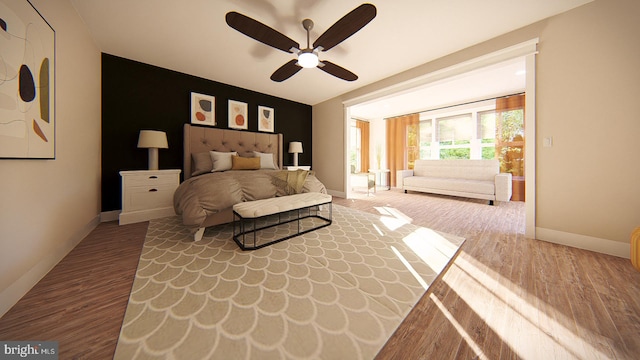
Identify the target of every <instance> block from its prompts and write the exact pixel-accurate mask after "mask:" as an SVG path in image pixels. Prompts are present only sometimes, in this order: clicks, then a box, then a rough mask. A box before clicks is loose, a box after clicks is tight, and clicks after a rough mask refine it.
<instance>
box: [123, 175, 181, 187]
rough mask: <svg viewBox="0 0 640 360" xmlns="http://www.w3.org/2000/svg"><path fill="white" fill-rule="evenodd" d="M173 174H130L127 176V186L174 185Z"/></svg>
mask: <svg viewBox="0 0 640 360" xmlns="http://www.w3.org/2000/svg"><path fill="white" fill-rule="evenodd" d="M175 180H176V175H174V174H132V175H128V176H127V186H141V185H142V186H146V185H162V184H175Z"/></svg>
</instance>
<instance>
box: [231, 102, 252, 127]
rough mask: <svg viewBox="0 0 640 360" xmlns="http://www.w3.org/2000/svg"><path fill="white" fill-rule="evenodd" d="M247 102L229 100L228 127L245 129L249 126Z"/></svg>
mask: <svg viewBox="0 0 640 360" xmlns="http://www.w3.org/2000/svg"><path fill="white" fill-rule="evenodd" d="M247 113H248V107H247V103H243V102H240V101H235V100H229V128H231V129H241V130H246V129H248V128H249V121H248V117H247Z"/></svg>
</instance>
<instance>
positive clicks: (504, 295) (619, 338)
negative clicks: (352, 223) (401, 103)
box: [0, 189, 640, 359]
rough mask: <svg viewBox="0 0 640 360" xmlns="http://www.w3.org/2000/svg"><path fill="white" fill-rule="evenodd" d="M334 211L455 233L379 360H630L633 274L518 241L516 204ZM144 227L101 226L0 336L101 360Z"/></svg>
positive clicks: (5, 321)
mask: <svg viewBox="0 0 640 360" xmlns="http://www.w3.org/2000/svg"><path fill="white" fill-rule="evenodd" d="M334 202H335V203H336V204H339V205H343V206H349V207H353V208H357V209H360V210H363V211H369V212H371V213H374V214H381V215H384V216H397V217H402V218H404V219H409V221H411V222H412V223H414V224H417V225H421V226H425V227H429V228H431V229H434V230H438V231H443V232H447V233H451V234H454V235H458V236H463V237H465V238H466V239H467V240H466V242H465V243H464V245H463V246H462V248H461V252H460V253H459V255H458V257H457V258H456V259H455V260H454V262H453V263H452V264H451V266H450V267H449V269H448V270H447V271H446V273H445V274H444V275H443V276H442V277H441V278H440V279H438V280H437V281H436V282H435V283H434V284H433V285H432V286H431V288H430V289H429V291H428V292H427V293H426V295H425V296H424V297H423V298H422V299H421V301H420V302H419V303H418V304H417V306H416V307H415V308H414V309H413V311H412V312H411V313H410V314H409V316H408V317H407V319H406V320H405V321H404V322H403V324H402V325H401V326H400V327H399V328H398V330H397V331H396V333H395V334H394V335H393V336H392V338H391V339H390V340H389V342H388V343H387V344H386V346H385V347H384V348H383V349H382V351H381V352H380V354H379V355H378V358H379V359H518V358H523V359H565V358H566V359H571V358H576V359H599V358H602V359H638V358H639V356H640V336H639V335H640V272H637V271H635V269H633V267H632V266H631V264H630V262H629V260H628V259H621V258H617V257H613V256H608V255H602V254H597V253H593V252H589V251H584V250H579V249H574V248H569V247H565V246H560V245H555V244H550V243H546V242H542V241H537V240H531V239H526V238H525V237H524V204H523V203H518V202H511V203H498V205H497V206H488V205H486V202H483V201H477V200H468V199H462V200H461V199H455V198H450V197H445V196H435V195H426V194H417V193H410V194H402V193H401V192H400V191H399V190H396V189H393V190H391V191H378V192H377V193H376V194H374V195H373V196H366V195H363V196H361V197H360V198H358V199H356V200H346V199H340V198H335V197H334ZM146 227H147V223H140V224H133V225H125V226H118V225H117V224H116V223H103V224H100V225H99V226H98V228H96V229H95V230H94V231H93V232H92V233H91V235H89V236H88V237H87V238H86V239H85V240H84V241H83V242H82V243H80V245H78V247H76V249H74V250H73V251H72V252H71V253H70V254H69V255H68V256H67V257H66V258H65V259H64V260H63V261H62V262H61V263H60V264H59V265H58V266H56V267H55V268H54V269H53V270H52V271H51V272H50V273H49V274H48V275H47V276H46V277H45V278H44V279H43V280H42V281H41V282H40V283H38V285H36V286H35V287H34V288H33V289H32V290H31V291H30V292H29V293H28V294H27V295H26V296H25V297H24V298H23V299H22V300H20V302H18V304H17V305H16V306H14V307H13V308H12V309H11V310H10V311H9V312H8V313H7V314H6V315H5V316H4V317H2V318H1V319H0V340H54V341H59V346H60V359H76V358H77V359H110V358H111V357H112V356H113V352H114V350H115V345H116V341H117V338H118V333H119V330H120V325H121V322H122V318H123V316H124V311H125V308H126V304H127V298H128V296H129V291H130V288H131V283H132V280H133V276H134V273H135V269H136V265H137V261H138V257H139V254H140V249H141V246H142V242H143V240H144V234H145V232H146Z"/></svg>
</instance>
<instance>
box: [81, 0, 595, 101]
mask: <svg viewBox="0 0 640 360" xmlns="http://www.w3.org/2000/svg"><path fill="white" fill-rule="evenodd" d="M589 1H591V0H517V1H514V0H483V1H477V0H449V1H436V0H402V1H392V0H380V1H377V2H375V3H374V5H375V6H376V7H377V10H378V12H377V16H376V18H375V19H373V21H371V23H369V24H368V25H367V26H365V27H364V28H363V29H362V30H360V31H359V32H357V33H356V34H355V35H353V36H352V37H350V38H348V39H347V40H345V41H344V42H343V43H341V44H340V45H338V46H336V47H334V48H333V49H331V50H329V51H327V52H326V53H321V54H320V59H321V60H329V61H331V62H334V63H336V64H338V65H341V66H343V67H345V68H347V69H349V70H351V71H353V72H355V73H356V74H357V75H358V76H359V79H358V80H356V81H354V82H347V81H344V80H341V79H338V78H335V77H333V76H331V75H329V74H327V73H325V72H323V71H321V70H319V69H303V70H301V71H300V72H298V73H297V74H296V75H294V76H293V77H292V78H290V79H288V80H285V81H284V82H282V83H276V82H273V81H271V80H270V79H269V77H270V76H271V74H272V73H273V71H275V70H276V69H277V68H279V67H280V66H281V65H283V64H284V63H285V62H287V61H289V60H291V59H293V58H294V55H293V54H287V53H285V52H282V51H280V50H276V49H273V48H271V47H269V46H267V45H263V44H261V43H258V42H257V41H255V40H253V39H251V38H249V37H247V36H245V35H243V34H241V33H239V32H237V31H236V30H233V29H231V28H230V27H229V26H227V24H226V22H225V14H226V13H227V12H229V11H238V12H240V13H242V14H245V15H247V16H249V17H251V18H254V19H256V20H258V21H260V22H262V23H264V24H266V25H268V26H270V27H272V28H274V29H276V30H278V31H280V32H282V33H283V34H285V35H287V36H288V37H290V38H292V39H294V40H295V41H297V42H299V43H300V44H301V46H304V45H305V43H306V33H305V30H304V29H303V28H302V25H301V21H302V20H303V19H304V18H311V19H312V20H313V21H314V23H315V26H314V28H313V30H312V31H311V42H313V41H314V40H315V39H316V38H317V37H318V36H320V34H322V33H323V32H324V31H325V30H326V29H327V28H329V27H330V26H331V25H332V24H333V23H334V22H336V21H337V20H338V19H340V18H341V17H342V16H344V15H345V14H346V13H348V12H349V11H351V10H352V9H354V8H355V7H357V6H358V5H360V4H361V3H362V0H182V1H176V0H71V3H72V4H73V5H74V7H75V8H76V9H77V11H78V13H79V14H80V16H81V17H82V18H83V20H84V22H85V23H86V24H87V26H88V27H89V30H90V32H91V33H92V35H93V37H94V39H95V41H96V43H97V45H98V47H99V48H100V50H101V51H103V52H105V53H109V54H112V55H117V56H121V57H124V58H128V59H132V60H136V61H140V62H143V63H147V64H152V65H156V66H160V67H163V68H167V69H171V70H176V71H179V72H183V73H186V74H191V75H195V76H199V77H202V78H206V79H210V80H214V81H219V82H222V83H225V84H230V85H234V86H238V87H242V88H245V89H250V90H254V91H258V92H261V93H265V94H269V95H273V96H278V97H281V98H285V99H289V100H293V101H298V102H301V103H304V104H309V105H315V104H317V103H320V102H322V101H324V100H327V99H330V98H333V97H335V96H338V95H341V94H343V93H346V92H349V91H351V90H355V89H357V88H359V87H362V86H364V85H367V84H370V83H373V82H376V81H378V80H381V79H384V78H386V77H389V76H391V75H394V74H397V73H399V72H402V71H404V70H407V69H410V68H413V67H415V66H418V65H421V64H424V63H426V62H429V61H431V60H434V59H437V58H440V57H442V56H445V55H447V54H450V53H452V52H455V51H458V50H461V49H464V48H466V47H469V46H472V45H474V44H477V43H480V42H482V41H485V40H488V39H491V38H493V37H496V36H498V35H501V34H504V33H506V32H509V31H512V30H515V29H517V28H520V27H522V26H525V25H528V24H531V23H533V22H536V21H539V20H542V19H544V18H547V17H549V16H552V15H555V14H558V13H560V12H564V11H567V10H569V9H572V8H574V7H577V6H579V5H582V4H584V3H587V2H589Z"/></svg>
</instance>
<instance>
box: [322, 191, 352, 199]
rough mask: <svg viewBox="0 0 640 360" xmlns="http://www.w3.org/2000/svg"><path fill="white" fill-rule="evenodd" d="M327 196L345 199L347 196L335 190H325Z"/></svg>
mask: <svg viewBox="0 0 640 360" xmlns="http://www.w3.org/2000/svg"><path fill="white" fill-rule="evenodd" d="M327 194H329V195H331V196H337V197H340V198H346V197H347V195H346V194H345V193H344V191H337V190H329V189H327Z"/></svg>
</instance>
